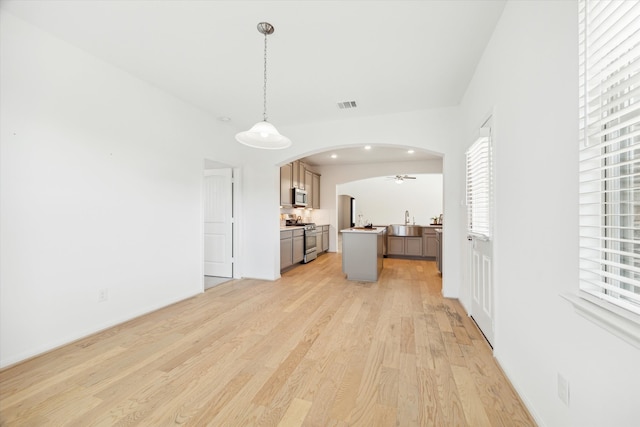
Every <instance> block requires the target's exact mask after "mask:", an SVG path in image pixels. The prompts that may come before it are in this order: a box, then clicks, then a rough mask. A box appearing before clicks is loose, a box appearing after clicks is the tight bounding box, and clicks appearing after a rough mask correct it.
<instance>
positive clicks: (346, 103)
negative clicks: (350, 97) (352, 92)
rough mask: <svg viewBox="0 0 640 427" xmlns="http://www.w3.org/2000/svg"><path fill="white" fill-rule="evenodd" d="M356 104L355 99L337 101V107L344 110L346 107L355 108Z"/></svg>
mask: <svg viewBox="0 0 640 427" xmlns="http://www.w3.org/2000/svg"><path fill="white" fill-rule="evenodd" d="M357 106H358V105H356V101H342V102H338V108H340V109H341V110H344V109H346V108H356V107H357Z"/></svg>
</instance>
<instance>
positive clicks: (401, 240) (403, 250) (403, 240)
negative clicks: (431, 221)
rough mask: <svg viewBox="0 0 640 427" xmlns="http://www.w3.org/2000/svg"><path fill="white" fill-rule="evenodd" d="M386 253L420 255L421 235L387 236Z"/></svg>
mask: <svg viewBox="0 0 640 427" xmlns="http://www.w3.org/2000/svg"><path fill="white" fill-rule="evenodd" d="M387 255H406V256H422V237H403V236H389V237H387Z"/></svg>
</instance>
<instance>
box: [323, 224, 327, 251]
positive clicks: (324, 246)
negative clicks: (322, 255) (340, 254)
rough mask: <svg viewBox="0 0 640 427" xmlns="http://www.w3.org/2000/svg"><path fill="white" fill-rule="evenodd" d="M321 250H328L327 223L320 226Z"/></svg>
mask: <svg viewBox="0 0 640 427" xmlns="http://www.w3.org/2000/svg"><path fill="white" fill-rule="evenodd" d="M322 250H323V251H328V250H329V226H328V225H323V226H322Z"/></svg>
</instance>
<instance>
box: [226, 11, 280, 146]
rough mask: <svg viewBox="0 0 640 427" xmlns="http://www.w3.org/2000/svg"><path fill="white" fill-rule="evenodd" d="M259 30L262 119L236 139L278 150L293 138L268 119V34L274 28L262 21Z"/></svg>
mask: <svg viewBox="0 0 640 427" xmlns="http://www.w3.org/2000/svg"><path fill="white" fill-rule="evenodd" d="M258 31H259V32H260V33H261V34H264V86H263V96H264V104H263V107H264V110H263V113H262V121H261V122H258V123H256V124H255V125H253V127H252V128H251V129H249V130H248V131H245V132H240V133H238V134H236V141H238V142H239V143H241V144H244V145H248V146H249V147H253V148H264V149H268V150H278V149H282V148H287V147H289V146H291V140H290V139H289V138H287V137H286V136H284V135H280V133H279V132H278V130H277V129H276V128H275V126H273V125H272V124H271V123H269V122H268V121H267V35H269V34H273V31H274V28H273V25H271V24H269V23H268V22H260V23H259V24H258Z"/></svg>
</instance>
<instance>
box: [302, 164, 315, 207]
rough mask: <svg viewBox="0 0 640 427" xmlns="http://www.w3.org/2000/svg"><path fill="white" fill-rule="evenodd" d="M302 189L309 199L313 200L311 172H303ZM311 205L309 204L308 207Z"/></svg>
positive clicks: (306, 170)
mask: <svg viewBox="0 0 640 427" xmlns="http://www.w3.org/2000/svg"><path fill="white" fill-rule="evenodd" d="M304 189H305V191H306V192H307V195H308V197H309V198H311V199H312V200H313V172H311V171H310V170H308V169H305V170H304ZM310 205H311V203H309V206H310Z"/></svg>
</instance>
